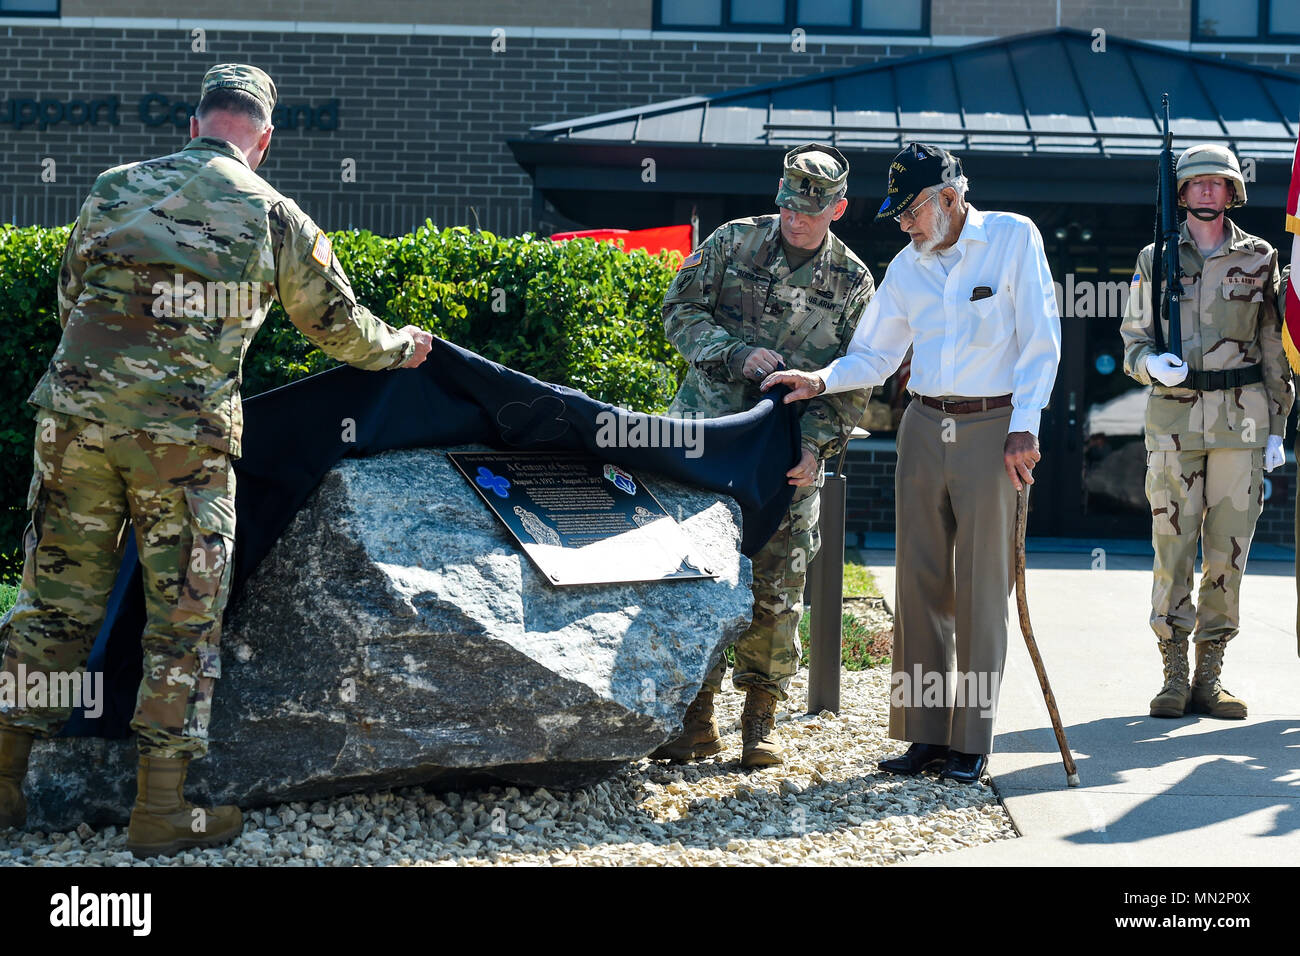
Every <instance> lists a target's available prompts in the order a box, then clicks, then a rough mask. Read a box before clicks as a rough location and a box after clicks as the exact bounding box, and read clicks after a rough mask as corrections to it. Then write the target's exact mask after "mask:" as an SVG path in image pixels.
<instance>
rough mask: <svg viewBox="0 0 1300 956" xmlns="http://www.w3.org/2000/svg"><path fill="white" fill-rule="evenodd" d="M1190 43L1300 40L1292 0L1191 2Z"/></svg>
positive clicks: (1298, 9) (1299, 14)
mask: <svg viewBox="0 0 1300 956" xmlns="http://www.w3.org/2000/svg"><path fill="white" fill-rule="evenodd" d="M1192 39H1193V40H1198V41H1201V42H1206V41H1215V40H1224V41H1228V42H1231V43H1267V42H1274V41H1285V42H1294V41H1295V40H1300V4H1298V3H1296V2H1295V0H1192Z"/></svg>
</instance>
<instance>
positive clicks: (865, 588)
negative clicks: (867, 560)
mask: <svg viewBox="0 0 1300 956" xmlns="http://www.w3.org/2000/svg"><path fill="white" fill-rule="evenodd" d="M844 596H845V597H884V595H883V594H881V593H880V585H879V584H877V583H876V576H875V575H874V574H872V573H871V570H870V569H869V568H868V567H867V566H866V565H865V564H857V563H855V562H853V561H845V562H844Z"/></svg>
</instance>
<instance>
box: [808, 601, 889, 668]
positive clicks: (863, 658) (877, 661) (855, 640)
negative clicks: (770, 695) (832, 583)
mask: <svg viewBox="0 0 1300 956" xmlns="http://www.w3.org/2000/svg"><path fill="white" fill-rule="evenodd" d="M811 619H812V616H811V613H810V612H808V611H805V612H804V615H803V617H802V618H800V619H799V644H800V645H801V646H802V647H803V659H802V660H801V661H800V662H799V665H800V666H801V667H807V666H808V624H809V621H811ZM840 625H841V628H842V634H843V637H842V638H841V640H840V649H841V651H840V663H841V664H842V665H843V667H844V669H845V670H846V671H864V670H867V669H868V668H872V667H877V666H879V665H881V664H888V663H889V656H888V655H884V656H880V657H877V656H876V655H875V654H873V653H872V648H873V646H874V643H873V641H872V637H873V635H874V633H875V632H874V631H873V629H872V627H871V626H870V625H868V624H866V623H864V622H863V621H860V620H858V618H857V617H856V616H855V615H854V614H853V613H852V612H850V611H845V612H844V617H843V618H842V619H841V621H840Z"/></svg>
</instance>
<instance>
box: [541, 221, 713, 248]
mask: <svg viewBox="0 0 1300 956" xmlns="http://www.w3.org/2000/svg"><path fill="white" fill-rule="evenodd" d="M551 238H552V239H555V240H557V241H558V240H562V239H601V240H604V241H605V242H613V241H614V240H616V239H622V240H623V249H624V250H625V251H627V252H631V251H632V250H633V249H644V250H645V251H646V252H649V253H650V254H651V255H653V254H655V253H657V252H661V251H663V250H664V249H676V250H677V251H678V252H680V253H681V254H682V255H683V256H688V255H690V254H691V227H690V224H687V225H685V226H660V227H658V228H656V229H634V230H628V229H586V230H584V231H582V232H557V233H555V235H553V236H551Z"/></svg>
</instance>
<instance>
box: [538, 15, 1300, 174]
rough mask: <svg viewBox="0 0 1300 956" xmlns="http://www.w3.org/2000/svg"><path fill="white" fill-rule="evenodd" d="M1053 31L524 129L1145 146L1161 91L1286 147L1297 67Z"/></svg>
mask: <svg viewBox="0 0 1300 956" xmlns="http://www.w3.org/2000/svg"><path fill="white" fill-rule="evenodd" d="M1093 43H1094V41H1093V38H1092V36H1091V34H1088V33H1085V32H1083V31H1081V30H1074V29H1069V28H1062V29H1057V30H1051V31H1046V32H1042V33H1030V34H1024V35H1021V36H1016V37H1008V38H1004V39H1000V40H993V41H989V42H986V43H977V44H972V45H970V46H966V47H959V48H956V49H953V50H949V51H944V52H941V53H927V54H922V55H920V56H914V57H909V58H906V59H901V60H893V61H889V62H885V63H875V64H871V65H868V66H861V67H853V68H851V69H848V70H841V71H838V72H834V73H822V74H819V75H816V76H810V77H804V78H802V79H797V80H788V81H785V82H780V83H772V84H767V85H764V86H754V87H749V88H747V89H742V90H734V91H729V92H724V93H714V94H709V95H705V96H692V97H686V98H684V99H679V100H672V101H669V102H665V103H654V104H651V105H649V106H644V107H639V108H635V109H629V110H620V111H618V112H614V113H601V114H598V115H595V116H587V117H583V118H581V119H576V120H568V121H564V122H559V123H550V124H547V125H545V126H535V127H533V128H532V129H531V130H529V138H530V139H533V140H536V139H546V140H551V141H570V142H603V143H614V142H622V143H629V144H630V143H674V144H683V145H684V144H697V145H703V144H711V145H728V146H773V145H788V144H792V143H800V142H805V141H807V140H808V139H820V140H823V141H825V140H829V141H830V142H831V143H833V144H834V145H836V146H839V147H841V148H843V147H848V148H865V149H885V148H889V147H893V148H894V149H899V148H901V146H902V144H903V143H904V142H907V141H908V140H910V139H916V138H920V137H924V138H925V139H927V140H929V141H931V142H936V143H940V144H942V145H945V146H948V147H951V148H953V149H959V150H962V151H965V152H979V151H985V150H996V151H1012V152H1030V153H1070V154H1076V155H1077V154H1083V155H1093V156H1107V155H1134V154H1139V155H1143V154H1150V153H1153V152H1155V151H1156V150H1157V149H1158V141H1157V139H1156V137H1157V135H1158V133H1157V117H1156V109H1157V107H1158V105H1159V103H1160V94H1161V93H1162V92H1169V93H1170V94H1171V96H1172V99H1173V103H1174V113H1175V116H1176V118H1175V119H1174V120H1173V123H1172V126H1173V131H1174V135H1175V137H1176V138H1177V139H1182V140H1186V141H1188V142H1192V141H1195V142H1205V141H1207V140H1209V141H1222V142H1225V143H1229V144H1230V145H1231V146H1233V148H1234V149H1235V151H1237V152H1239V153H1244V154H1248V155H1252V156H1258V157H1261V158H1263V156H1264V155H1265V154H1267V155H1268V156H1269V158H1275V157H1279V156H1280V157H1282V158H1288V159H1289V158H1290V156H1291V153H1292V151H1293V150H1294V148H1295V141H1296V120H1297V118H1300V78H1297V77H1293V76H1290V75H1288V74H1284V73H1279V72H1276V71H1274V70H1269V69H1265V68H1261V67H1253V66H1248V65H1245V64H1238V63H1234V62H1231V61H1228V60H1216V59H1212V58H1210V57H1205V56H1199V55H1195V54H1189V53H1183V52H1179V51H1176V50H1171V49H1167V48H1165V47H1161V46H1156V45H1154V44H1149V43H1140V42H1137V41H1134V40H1125V39H1122V38H1119V37H1114V36H1111V37H1107V39H1106V48H1105V52H1096V53H1094V52H1093V50H1092V47H1093Z"/></svg>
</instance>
